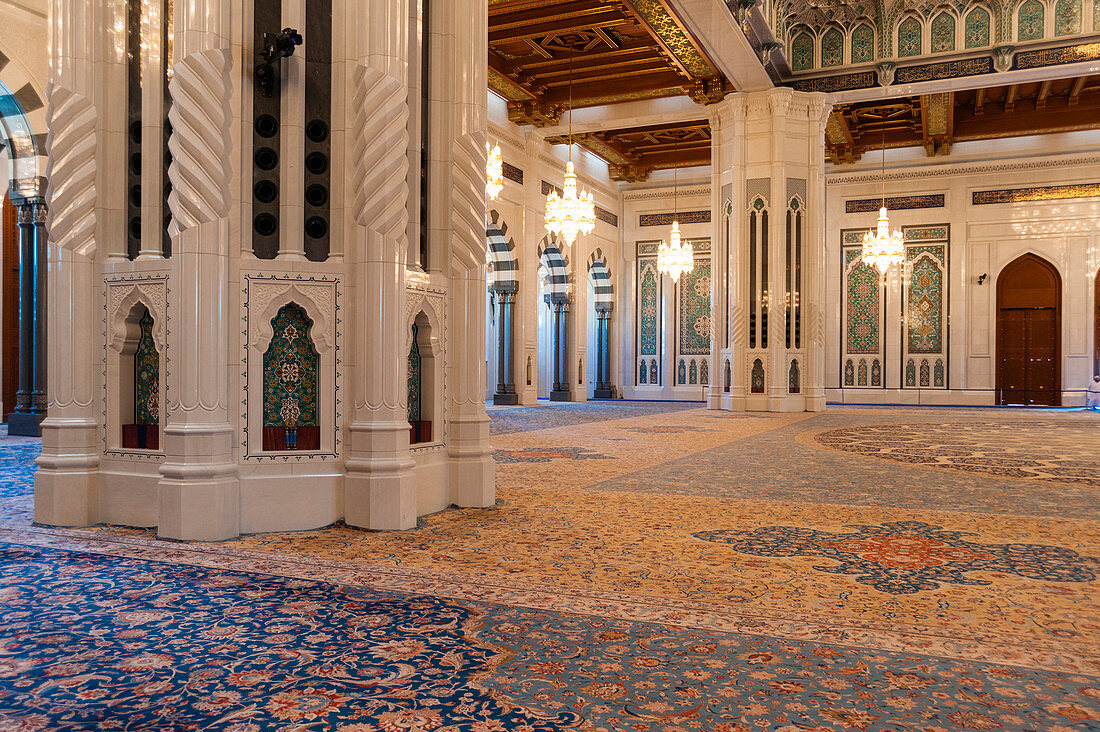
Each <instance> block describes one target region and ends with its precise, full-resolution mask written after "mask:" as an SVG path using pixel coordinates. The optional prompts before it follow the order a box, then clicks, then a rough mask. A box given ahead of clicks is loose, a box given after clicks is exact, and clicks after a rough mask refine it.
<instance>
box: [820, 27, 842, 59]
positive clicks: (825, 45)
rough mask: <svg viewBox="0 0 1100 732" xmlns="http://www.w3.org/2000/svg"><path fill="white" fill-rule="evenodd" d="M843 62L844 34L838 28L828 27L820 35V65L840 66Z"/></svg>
mask: <svg viewBox="0 0 1100 732" xmlns="http://www.w3.org/2000/svg"><path fill="white" fill-rule="evenodd" d="M842 63H844V34H842V33H841V32H840V29H839V28H830V29H829V30H827V31H826V32H825V35H824V36H822V37H821V65H822V66H825V67H827V66H840V65H841V64H842Z"/></svg>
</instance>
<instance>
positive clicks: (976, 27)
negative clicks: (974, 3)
mask: <svg viewBox="0 0 1100 732" xmlns="http://www.w3.org/2000/svg"><path fill="white" fill-rule="evenodd" d="M989 28H990V15H989V11H988V10H986V9H985V8H982V7H977V8H974V9H973V10H971V11H970V12H969V13H967V14H966V32H965V35H966V39H965V43H966V47H967V48H984V47H985V46H988V45H989V37H990V31H989Z"/></svg>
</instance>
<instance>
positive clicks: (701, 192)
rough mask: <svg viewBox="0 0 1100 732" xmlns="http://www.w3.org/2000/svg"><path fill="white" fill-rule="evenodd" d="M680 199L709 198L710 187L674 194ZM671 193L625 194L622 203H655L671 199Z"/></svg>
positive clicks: (689, 189)
mask: <svg viewBox="0 0 1100 732" xmlns="http://www.w3.org/2000/svg"><path fill="white" fill-rule="evenodd" d="M676 195H677V196H679V197H680V198H689V197H691V196H709V195H710V186H707V187H705V188H683V189H680V191H678V192H677V193H676ZM672 196H673V191H672V190H668V191H663V190H662V191H635V192H630V191H628V192H626V193H624V194H623V200H624V201H655V200H661V199H664V198H672Z"/></svg>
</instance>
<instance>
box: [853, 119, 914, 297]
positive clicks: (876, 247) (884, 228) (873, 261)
mask: <svg viewBox="0 0 1100 732" xmlns="http://www.w3.org/2000/svg"><path fill="white" fill-rule="evenodd" d="M862 258H863V261H864V262H867V263H868V264H870V265H872V266H873V267H874V268H875V269H877V270H878V271H879V274H880V275H885V274H886V272H887V271H888V270H889V269H890V268H891V267H893V266H894V265H896V264H901V263H902V262H904V261H905V238H904V237H903V236H902V234H901V232H900V231H898V230H897V229H895V230H894V231H893V232H891V231H890V217H889V216H887V214H886V115H885V114H883V116H882V207H881V208H879V210H878V224H877V226H876V227H875V228H874V229H869V230H868V231H867V233H866V234H864V235H863V251H862Z"/></svg>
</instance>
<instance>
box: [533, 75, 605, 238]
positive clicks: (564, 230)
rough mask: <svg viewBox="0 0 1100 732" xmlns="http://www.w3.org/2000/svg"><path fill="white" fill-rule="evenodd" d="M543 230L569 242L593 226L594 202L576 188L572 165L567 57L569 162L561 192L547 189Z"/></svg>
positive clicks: (588, 232) (570, 101) (571, 96)
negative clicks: (544, 228)
mask: <svg viewBox="0 0 1100 732" xmlns="http://www.w3.org/2000/svg"><path fill="white" fill-rule="evenodd" d="M545 224H546V231H548V232H549V233H551V234H554V235H555V236H557V237H558V239H560V240H563V241H564V242H565V244H566V246H573V242H574V241H576V240H577V235H578V234H585V235H587V234H591V233H592V230H593V229H594V228H596V203H595V201H594V200H593V198H592V192H591V191H578V189H577V172H576V170H575V169H574V168H573V60H572V57H570V60H569V162H567V163H566V164H565V185H564V186H563V187H562V194H561V195H560V196H559V195H558V192H557V191H550V194H549V195H548V196H546V219H545Z"/></svg>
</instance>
